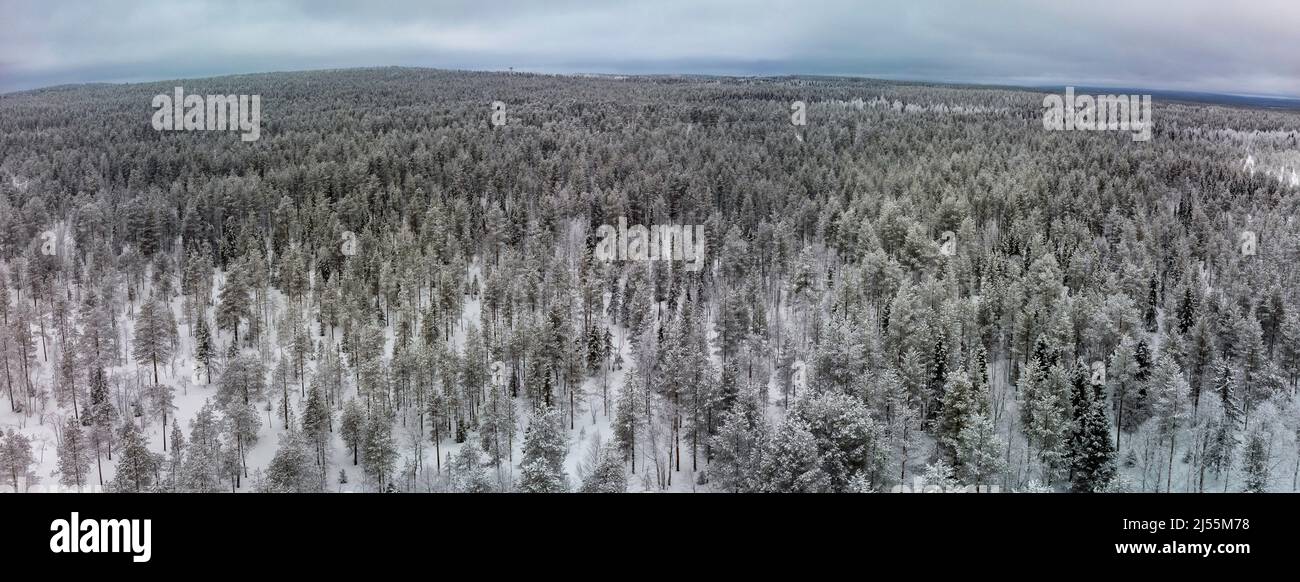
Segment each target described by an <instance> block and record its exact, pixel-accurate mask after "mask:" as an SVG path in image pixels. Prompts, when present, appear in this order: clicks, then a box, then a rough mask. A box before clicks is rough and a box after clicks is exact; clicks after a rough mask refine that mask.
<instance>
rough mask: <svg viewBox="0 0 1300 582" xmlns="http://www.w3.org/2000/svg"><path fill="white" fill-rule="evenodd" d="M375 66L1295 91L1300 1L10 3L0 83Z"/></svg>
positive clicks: (1298, 89) (0, 12) (0, 31)
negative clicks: (801, 76) (813, 75)
mask: <svg viewBox="0 0 1300 582" xmlns="http://www.w3.org/2000/svg"><path fill="white" fill-rule="evenodd" d="M377 65H409V66H427V67H439V68H461V69H500V70H504V69H506V68H508V67H514V68H515V69H516V70H530V71H539V72H609V73H712V74H730V75H769V74H792V73H808V74H843V75H860V76H872V77H884V78H898V79H917V80H934V81H955V82H980V83H999V84H1016V85H1065V84H1074V85H1092V86H1118V87H1142V88H1150V89H1183V90H1202V91H1212V92H1225V93H1243V94H1266V95H1289V96H1300V1H1298V0H1249V1H1246V0H1217V1H1216V0H1090V1H1087V2H1073V1H1070V0H1059V1H1058V0H891V1H876V0H793V1H769V0H749V1H742V0H645V1H642V0H626V1H618V0H536V1H525V0H391V1H389V0H371V1H343V0H316V1H309V0H260V1H252V2H244V1H237V0H236V1H232V0H165V1H155V2H143V1H139V0H104V1H85V2H81V1H75V0H74V1H62V0H0V91H13V90H19V89H27V88H33V87H41V86H47V85H54V84H62V83H78V82H91V81H143V80H159V79H172V78H185V77H203V76H212V75H218V74H227V73H247V72H261V71H282V70H300V69H319V68H335V67H356V66H377Z"/></svg>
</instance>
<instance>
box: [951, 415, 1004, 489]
mask: <svg viewBox="0 0 1300 582" xmlns="http://www.w3.org/2000/svg"><path fill="white" fill-rule="evenodd" d="M956 444H957V467H958V470H959V473H960V475H961V477H962V480H963V481H964V482H966V483H968V484H971V485H975V486H976V487H977V488H979V487H981V486H983V485H986V484H989V480H990V479H992V478H993V476H995V475H997V474H998V473H1000V472H1001V471H1002V470H1003V469H1005V468H1006V459H1005V458H1004V457H1003V456H1002V449H1003V448H1004V445H1003V441H1002V438H1001V437H999V436H998V435H997V432H996V431H995V430H994V428H993V421H991V420H989V419H988V418H986V417H985V416H984V415H982V414H977V415H975V416H974V417H973V418H972V419H971V421H970V422H969V423H968V424H967V425H966V426H965V427H964V428H962V430H961V432H960V433H958V435H957V443H956Z"/></svg>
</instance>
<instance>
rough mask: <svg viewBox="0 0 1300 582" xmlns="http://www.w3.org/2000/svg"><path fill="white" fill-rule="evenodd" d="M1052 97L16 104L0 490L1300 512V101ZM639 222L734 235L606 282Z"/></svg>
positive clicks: (282, 76) (11, 115)
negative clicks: (1100, 113)
mask: <svg viewBox="0 0 1300 582" xmlns="http://www.w3.org/2000/svg"><path fill="white" fill-rule="evenodd" d="M177 86H183V87H184V88H185V91H186V92H187V93H191V94H205V95H206V94H221V95H226V94H256V95H260V96H261V103H262V105H261V116H262V122H261V136H260V139H258V140H257V141H252V142H244V141H241V140H240V138H239V137H238V135H236V134H233V133H229V132H220V131H210V132H205V131H180V132H171V131H161V132H160V131H155V130H154V129H153V128H152V127H150V123H149V120H150V116H151V114H152V113H153V108H152V107H151V105H150V103H151V99H152V98H153V96H154V95H158V94H170V93H171V92H172V90H173V88H174V87H177ZM1043 96H1044V95H1043V94H1042V93H1038V92H1033V91H1026V90H1014V89H1006V88H982V87H961V86H948V85H924V84H903V83H892V82H883V81H875V80H866V79H850V78H831V77H773V78H733V77H704V76H645V77H638V76H628V77H622V76H561V75H538V74H524V73H484V72H459V71H441V70H430V69H411V68H381V69H348V70H330V71H313V72H296V73H270V74H254V75H239V76H230V77H218V78H210V79H186V80H181V81H166V82H157V83H141V84H123V85H76V86H60V87H52V88H46V89H39V90H34V91H27V92H21V93H11V94H5V95H0V299H2V301H0V323H2V325H0V362H3V367H4V379H3V382H4V384H3V386H0V388H2V389H3V391H4V398H5V403H4V404H5V405H4V406H3V407H0V429H2V430H3V432H4V435H3V436H0V484H3V485H4V486H5V487H12V488H13V489H14V490H25V489H31V488H32V487H34V486H37V485H44V486H52V485H54V484H59V485H61V486H64V487H69V488H73V489H82V488H94V487H96V486H99V485H101V484H102V486H103V488H104V489H106V490H110V491H199V492H206V491H273V492H303V491H340V490H348V491H354V490H360V491H466V492H488V491H525V492H559V491H582V492H614V491H619V492H621V491H718V492H867V491H879V492H888V491H895V490H899V489H900V488H902V489H904V490H909V489H913V488H916V487H917V486H925V487H929V488H932V489H940V490H959V489H969V490H974V488H979V490H981V491H985V490H989V489H991V488H995V489H997V490H1000V491H1062V492H1065V491H1075V492H1084V491H1146V492H1197V491H1295V490H1296V489H1297V477H1298V476H1300V402H1297V400H1296V398H1297V397H1296V388H1297V381H1298V380H1300V270H1298V269H1297V268H1296V264H1297V261H1298V260H1300V224H1297V223H1296V221H1295V215H1296V214H1297V212H1298V211H1300V183H1297V180H1296V177H1295V176H1296V173H1295V172H1296V170H1297V169H1300V143H1298V142H1300V112H1295V111H1281V110H1264V109H1246V108H1233V107H1223V106H1213V105H1204V104H1184V103H1171V102H1170V103H1166V102H1161V101H1160V100H1159V99H1157V100H1156V102H1155V109H1154V112H1153V113H1152V116H1151V117H1152V120H1153V122H1154V130H1153V132H1152V139H1151V140H1150V141H1148V142H1134V141H1131V139H1130V135H1129V134H1128V133H1127V132H1113V131H1112V132H1106V131H1046V130H1044V129H1043V123H1042V120H1043V105H1042V104H1043ZM796 101H801V102H803V103H806V104H807V123H806V125H794V124H792V123H791V107H792V103H794V102H796ZM494 102H501V103H503V104H504V111H505V116H506V117H505V119H506V123H505V125H503V126H497V125H495V124H494V123H493V119H492V114H493V113H494V108H493V107H492V104H493V103H494ZM620 218H624V219H626V222H627V223H631V224H641V225H659V224H677V225H703V227H704V233H705V236H706V240H707V244H706V268H705V269H703V270H701V271H698V272H692V271H689V270H686V269H683V268H682V264H681V263H680V262H672V261H602V260H598V259H597V257H596V253H595V248H596V246H597V244H598V242H599V238H598V237H597V236H596V234H595V233H596V231H597V228H598V227H600V226H601V225H612V224H618V221H619V219H620ZM51 233H53V235H54V236H53V237H52V238H51ZM51 240H54V241H57V242H58V244H57V245H55V246H56V250H57V252H53V253H50V252H47V251H48V249H49V248H50V247H49V244H50V241H51ZM65 241H66V243H65ZM945 243H946V244H945Z"/></svg>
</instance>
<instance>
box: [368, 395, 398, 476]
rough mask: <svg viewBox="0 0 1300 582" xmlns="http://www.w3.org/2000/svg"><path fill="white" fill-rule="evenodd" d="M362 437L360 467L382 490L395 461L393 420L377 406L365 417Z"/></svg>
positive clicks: (395, 449)
mask: <svg viewBox="0 0 1300 582" xmlns="http://www.w3.org/2000/svg"><path fill="white" fill-rule="evenodd" d="M363 430H364V433H365V434H364V436H363V437H362V439H363V440H362V450H363V451H364V454H363V455H362V463H361V466H362V469H364V470H365V472H366V476H367V477H369V478H370V479H372V480H373V481H374V482H375V483H376V485H378V487H379V490H380V491H383V490H384V487H385V486H386V485H387V484H388V478H389V476H390V475H392V473H393V468H394V466H395V465H396V463H397V443H396V442H395V441H394V440H393V420H392V418H391V417H389V415H388V414H387V413H386V412H383V411H381V410H379V409H378V408H376V409H374V410H372V411H371V413H370V415H369V417H368V418H367V419H366V422H365V427H364V429H363Z"/></svg>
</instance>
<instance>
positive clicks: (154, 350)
mask: <svg viewBox="0 0 1300 582" xmlns="http://www.w3.org/2000/svg"><path fill="white" fill-rule="evenodd" d="M175 342H176V321H175V320H174V319H173V318H172V312H171V309H170V308H168V307H167V306H166V305H164V304H163V303H162V302H160V301H158V300H156V299H154V300H150V301H145V302H144V303H143V304H141V305H140V312H139V314H137V315H136V318H135V346H134V348H133V349H132V350H131V357H133V358H135V359H136V361H137V362H143V363H148V364H151V365H152V366H153V383H154V384H157V383H158V362H159V361H160V360H166V359H167V358H170V357H171V355H172V346H174V345H175Z"/></svg>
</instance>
